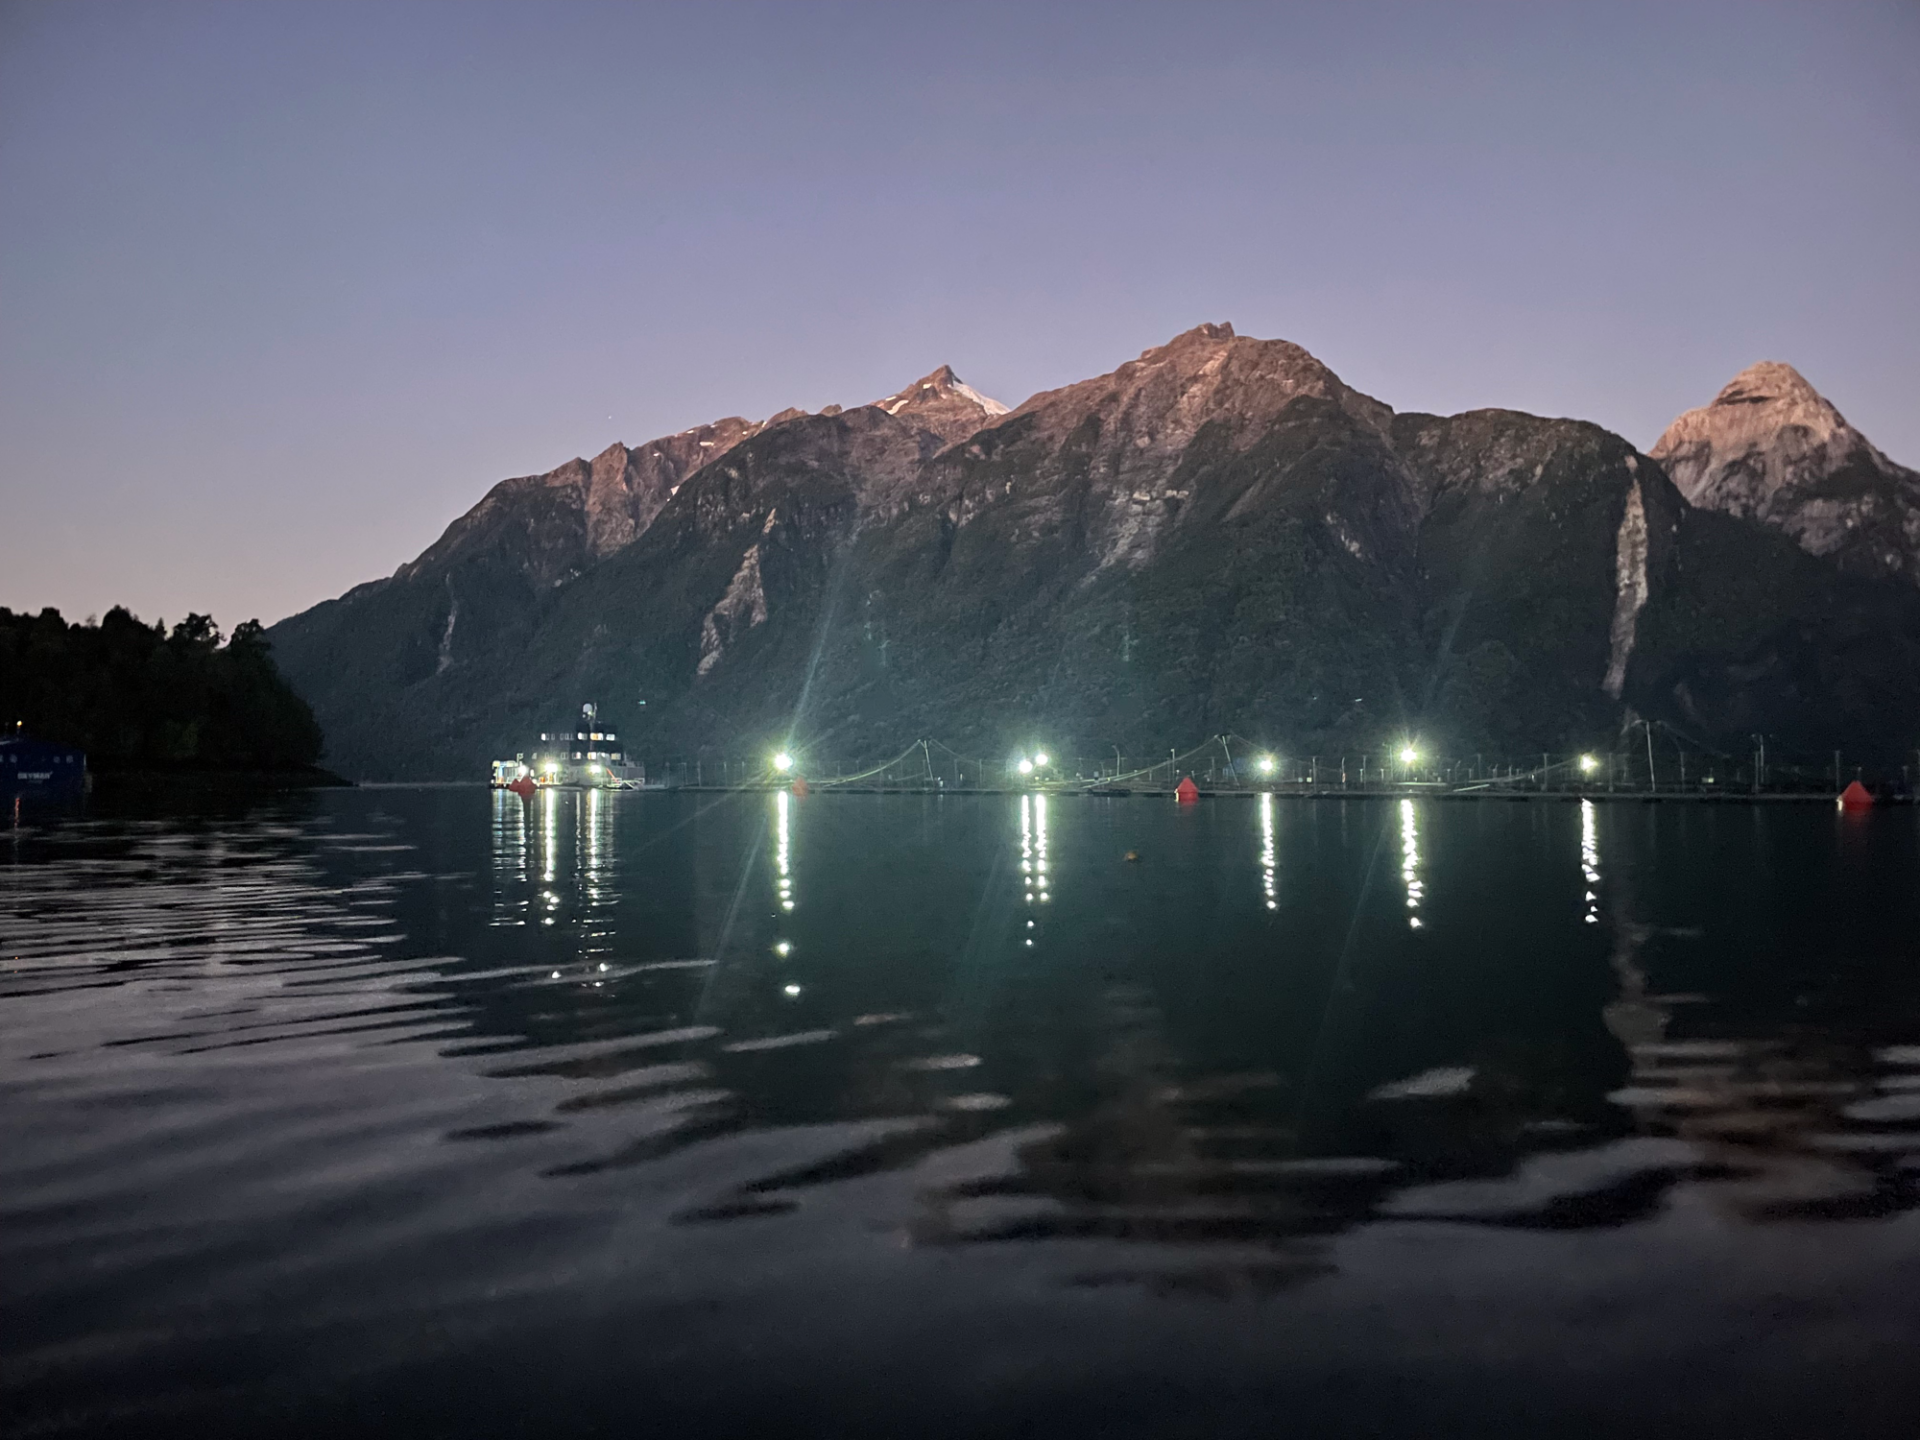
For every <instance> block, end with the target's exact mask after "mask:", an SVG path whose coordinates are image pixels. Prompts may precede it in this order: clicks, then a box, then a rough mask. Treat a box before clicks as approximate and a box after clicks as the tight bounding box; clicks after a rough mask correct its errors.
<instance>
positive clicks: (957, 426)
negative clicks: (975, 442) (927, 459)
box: [873, 365, 1007, 445]
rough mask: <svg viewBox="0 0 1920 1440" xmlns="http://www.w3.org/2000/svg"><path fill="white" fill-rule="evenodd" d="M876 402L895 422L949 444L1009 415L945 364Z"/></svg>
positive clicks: (996, 402)
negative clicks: (919, 430) (902, 422)
mask: <svg viewBox="0 0 1920 1440" xmlns="http://www.w3.org/2000/svg"><path fill="white" fill-rule="evenodd" d="M873 403H874V406H875V407H876V408H877V409H881V410H884V411H886V412H887V414H889V415H891V416H893V417H894V418H895V419H896V420H904V421H906V422H907V423H908V424H909V425H913V426H916V427H918V428H919V429H921V430H927V431H931V432H932V433H933V434H935V435H938V436H939V437H940V439H941V441H942V442H943V443H944V444H948V445H951V444H952V443H953V442H954V441H956V440H964V439H966V438H967V436H969V435H971V434H973V432H974V431H976V430H978V429H979V428H980V427H981V426H983V425H986V424H988V423H989V422H991V421H993V420H996V419H998V418H999V417H1000V416H1002V415H1004V414H1006V413H1007V407H1006V406H1004V405H1002V404H1001V403H1000V402H999V401H998V400H995V399H993V398H992V397H990V396H987V395H982V394H981V393H980V392H979V391H978V390H975V389H974V388H973V387H972V386H971V385H968V384H966V383H965V382H963V381H962V380H961V379H960V377H959V376H958V375H956V374H954V373H953V367H952V366H951V365H942V366H941V367H940V368H939V369H938V370H935V371H934V372H933V373H932V374H931V375H923V376H921V377H920V378H919V379H918V380H916V381H914V382H913V384H911V385H909V386H907V388H906V389H904V390H900V391H897V392H895V393H894V394H892V395H889V396H887V398H886V399H884V400H876V401H874V402H873Z"/></svg>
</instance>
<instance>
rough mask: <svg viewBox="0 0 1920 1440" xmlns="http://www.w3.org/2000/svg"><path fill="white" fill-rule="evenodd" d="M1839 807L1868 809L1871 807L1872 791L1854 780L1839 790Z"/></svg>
mask: <svg viewBox="0 0 1920 1440" xmlns="http://www.w3.org/2000/svg"><path fill="white" fill-rule="evenodd" d="M1840 808H1841V809H1842V810H1870V809H1872V808H1873V792H1872V791H1871V790H1869V789H1867V787H1866V786H1864V785H1862V784H1861V783H1860V782H1859V781H1858V780H1856V781H1854V782H1853V783H1852V784H1851V785H1849V786H1847V788H1846V789H1844V790H1842V791H1841V792H1840Z"/></svg>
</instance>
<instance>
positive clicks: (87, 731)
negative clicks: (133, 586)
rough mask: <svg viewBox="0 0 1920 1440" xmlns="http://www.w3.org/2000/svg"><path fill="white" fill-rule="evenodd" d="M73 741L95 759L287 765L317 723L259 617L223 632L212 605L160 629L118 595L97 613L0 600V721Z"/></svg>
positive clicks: (214, 766) (132, 764)
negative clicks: (76, 621)
mask: <svg viewBox="0 0 1920 1440" xmlns="http://www.w3.org/2000/svg"><path fill="white" fill-rule="evenodd" d="M16 722H18V723H20V724H22V725H24V727H25V729H26V731H27V733H29V734H32V735H34V736H37V737H38V738H40V739H43V740H55V741H60V742H62V743H64V744H68V745H78V746H80V747H81V748H83V749H84V750H86V752H87V756H88V761H89V764H90V765H91V766H92V767H93V768H95V769H104V770H114V769H127V770H137V769H186V770H290V769H301V768H304V767H307V766H311V765H312V764H313V763H314V762H315V761H316V760H318V759H319V757H320V744H321V736H320V726H319V725H318V723H317V722H316V721H315V720H314V718H313V712H312V711H311V710H310V709H308V708H307V703H306V702H305V701H304V700H302V699H301V698H300V697H299V696H298V695H296V694H294V693H293V691H292V690H291V689H289V688H288V686H287V683H286V681H284V680H283V679H281V677H280V672H279V670H278V669H277V668H275V666H274V663H273V657H272V654H271V653H270V647H269V646H268V644H267V641H266V638H265V636H264V634H263V632H262V627H261V625H260V622H259V621H257V620H249V621H247V622H246V623H245V624H243V625H241V626H239V627H238V628H237V629H235V631H234V632H233V636H232V638H231V639H229V640H226V641H225V642H224V643H223V642H222V639H221V635H220V631H219V630H218V628H216V627H215V625H214V623H213V620H212V618H211V617H210V616H206V615H189V616H188V617H187V618H186V619H185V620H183V621H181V622H180V623H179V624H178V625H175V626H174V627H173V629H172V631H171V632H169V631H168V630H167V629H166V627H165V626H164V625H147V624H144V623H142V622H141V621H140V620H138V619H136V618H135V617H134V616H133V615H131V614H129V613H128V612H127V611H126V610H124V609H121V608H119V607H118V606H116V607H115V608H114V609H112V610H109V611H108V612H107V614H106V618H105V619H103V620H102V621H100V623H99V624H97V625H95V624H84V625H69V624H68V623H67V622H66V621H65V620H64V619H62V618H61V616H60V612H59V611H58V610H53V609H47V610H42V611H41V612H40V613H39V614H38V615H27V614H15V613H14V612H13V611H11V610H8V609H6V608H5V607H3V606H0V723H4V727H5V729H6V730H7V731H8V732H9V733H10V732H12V731H13V729H14V726H15V723H16Z"/></svg>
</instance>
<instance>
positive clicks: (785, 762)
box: [773, 750, 793, 773]
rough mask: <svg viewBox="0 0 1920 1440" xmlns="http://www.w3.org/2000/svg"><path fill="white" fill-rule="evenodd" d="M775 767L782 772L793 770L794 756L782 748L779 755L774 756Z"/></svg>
mask: <svg viewBox="0 0 1920 1440" xmlns="http://www.w3.org/2000/svg"><path fill="white" fill-rule="evenodd" d="M773 768H774V769H776V770H778V771H781V772H782V773H785V772H786V771H788V770H791V769H792V768H793V756H791V755H789V754H788V753H787V752H786V751H784V750H782V751H781V752H780V753H779V754H778V755H776V756H774V757H773Z"/></svg>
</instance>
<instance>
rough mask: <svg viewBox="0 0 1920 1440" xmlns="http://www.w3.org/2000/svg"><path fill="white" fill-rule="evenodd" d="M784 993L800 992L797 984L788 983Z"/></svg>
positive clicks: (794, 993)
mask: <svg viewBox="0 0 1920 1440" xmlns="http://www.w3.org/2000/svg"><path fill="white" fill-rule="evenodd" d="M784 993H786V994H788V995H798V994H799V993H800V987H799V986H798V985H789V986H787V987H786V990H785V992H784Z"/></svg>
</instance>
